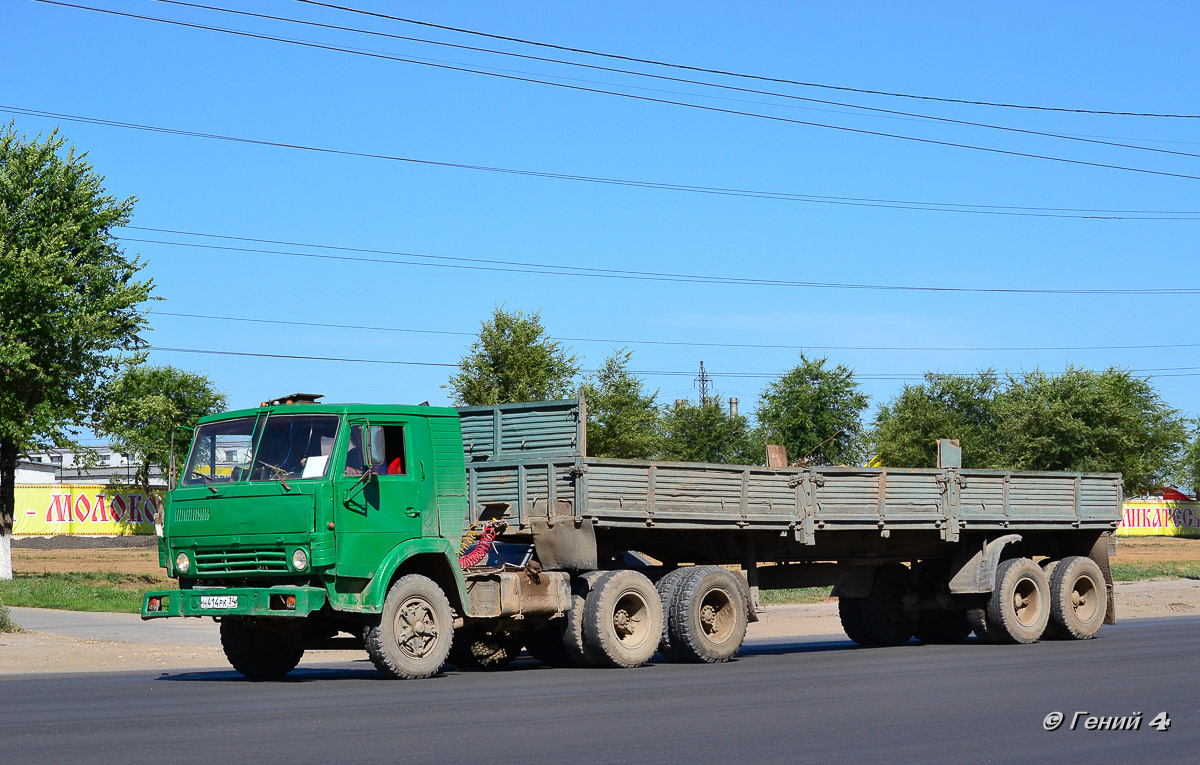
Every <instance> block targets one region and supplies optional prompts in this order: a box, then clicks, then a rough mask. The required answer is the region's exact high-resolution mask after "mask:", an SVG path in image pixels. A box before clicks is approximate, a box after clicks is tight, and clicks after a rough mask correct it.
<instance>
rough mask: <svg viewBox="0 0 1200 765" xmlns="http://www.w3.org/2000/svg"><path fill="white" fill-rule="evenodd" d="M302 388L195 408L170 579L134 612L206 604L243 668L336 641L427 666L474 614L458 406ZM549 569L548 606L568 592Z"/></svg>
mask: <svg viewBox="0 0 1200 765" xmlns="http://www.w3.org/2000/svg"><path fill="white" fill-rule="evenodd" d="M306 398H308V399H309V401H308V402H305V399H306ZM312 398H315V397H305V396H302V395H295V396H292V397H289V398H288V399H284V400H281V401H277V402H273V403H272V404H264V405H263V406H261V407H259V408H257V409H246V410H239V411H232V412H227V413H224V414H220V415H214V416H210V417H205V418H203V419H202V420H200V422H199V424H198V425H197V427H196V430H195V434H194V438H193V443H192V448H191V451H190V454H189V457H188V460H187V463H186V464H185V466H184V468H183V470H182V471H181V476H180V480H179V483H178V486H177V487H176V488H174V489H173V490H172V491H171V492H169V494H168V497H167V500H166V502H165V505H164V512H163V522H162V530H161V536H160V538H159V563H160V564H161V565H162V566H163V567H165V568H166V569H167V572H168V574H169V575H170V576H172V577H175V578H177V579H178V581H179V589H178V590H164V591H158V592H150V593H147V594H146V596H145V599H144V602H143V607H142V617H143V618H144V619H157V618H163V617H171V616H213V617H217V619H218V620H219V621H220V622H221V641H222V645H223V646H224V648H225V651H226V654H227V655H228V656H229V658H230V660H231V662H232V663H233V665H234V667H235V668H236V669H238V670H239V671H241V672H242V673H243V674H246V675H249V676H252V677H272V676H278V675H281V674H285V673H286V672H287V671H290V670H291V669H292V668H293V667H294V666H295V664H296V662H298V661H299V659H300V656H301V655H302V653H303V650H304V648H306V647H325V646H327V647H346V644H347V643H351V644H353V645H352V646H351V647H353V646H357V647H363V646H366V647H367V649H368V652H369V653H371V654H372V658H373V659H375V662H376V664H377V665H378V666H380V669H381V670H382V671H384V673H385V674H388V675H390V676H394V677H419V676H424V675H428V674H432V673H433V672H435V671H437V669H438V668H440V666H441V664H442V663H443V662H444V661H445V659H446V656H447V654H448V650H449V644H450V642H451V632H452V629H453V624H454V620H455V619H456V618H457V619H458V621H459V624H460V625H461V620H462V619H463V617H464V616H466V615H468V614H470V599H469V596H468V593H467V586H466V579H465V577H464V574H463V571H462V569H461V568H460V565H459V560H458V553H459V546H460V542H461V539H462V536H463V530H464V526H465V525H466V523H465V519H466V511H467V493H466V488H467V487H466V473H465V469H464V458H463V449H462V434H461V430H460V427H459V414H458V412H457V411H456V410H454V409H447V408H441V407H431V406H398V405H378V406H365V405H323V404H316V403H312V402H311V399H312ZM293 401H300V402H301V403H292V402H293ZM489 573H491V578H492V579H493V580H498V577H497V576H496V575H495V573H494V572H489ZM559 579H560V580H561V581H558V582H554V583H547V584H558V585H559V589H561V590H563V591H564V592H563V594H562V596H561V597H560V598H551V600H552V601H554V602H553V603H551V606H552V610H550V611H549V614H550V615H553V614H554V613H561V609H560V608H559V606H561V605H562V603H561V602H559V601H565V600H566V594H565V590H566V586H567V585H566V577H565V575H563V576H562V577H559ZM398 582H403V585H402V586H400V587H397V583H398ZM479 584H480V589H481V590H488V589H491V590H495V589H498V586H499V581H494V582H486V581H485V582H481V583H479ZM488 584H492V585H495V586H493V587H491V588H489V587H487V585H488ZM506 584H510V583H506ZM510 589H511V587H510ZM527 589H529V588H528V587H527ZM535 589H536V588H535ZM543 589H545V588H543ZM389 595H391V596H392V600H394V601H396V602H395V603H391V602H390V601H389ZM397 599H398V600H397ZM485 605H486V604H485ZM543 610H545V609H543ZM385 611H386V612H387V613H386V614H384V612H385ZM381 615H385V616H388V617H390V618H387V619H385V618H382V616H381ZM484 615H485V616H486V615H488V614H486V613H485V614H484ZM339 633H350V635H352V636H353V637H351V638H348V639H347V638H343V639H342V640H341V641H340V642H339V640H338V639H337V637H336V636H337V635H338V634H339ZM360 640H361V642H358V641H360ZM373 647H374V650H372V648H373ZM517 650H519V648H518V649H517Z"/></svg>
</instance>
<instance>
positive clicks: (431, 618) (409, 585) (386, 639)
mask: <svg viewBox="0 0 1200 765" xmlns="http://www.w3.org/2000/svg"><path fill="white" fill-rule="evenodd" d="M453 639H454V615H453V613H452V612H451V611H450V601H449V600H447V599H446V595H445V593H443V592H442V590H441V588H440V587H438V586H437V584H435V583H434V581H433V580H432V579H430V578H428V577H425V576H421V575H420V574H408V575H407V576H402V577H400V578H399V579H397V580H396V581H395V582H393V583H392V586H391V588H390V589H388V594H387V597H386V598H384V600H383V610H382V612H381V613H379V614H373V615H371V616H369V617H368V618H367V622H366V625H365V627H364V629H363V646H364V647H365V648H366V649H367V654H368V655H369V656H370V657H371V661H372V663H374V664H375V668H376V669H378V670H379V672H380V673H381V674H383V675H384V676H385V677H390V678H396V679H402V680H415V679H418V678H422V677H429V676H430V675H433V674H435V673H436V672H437V671H438V670H439V669H441V668H442V665H443V664H445V663H446V657H447V656H449V654H450V644H451V641H452V640H453Z"/></svg>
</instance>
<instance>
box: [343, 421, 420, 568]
mask: <svg viewBox="0 0 1200 765" xmlns="http://www.w3.org/2000/svg"><path fill="white" fill-rule="evenodd" d="M349 425H350V427H349V434H348V437H347V439H346V441H345V443H344V445H343V448H344V450H345V451H344V453H343V459H341V460H339V464H340V465H341V471H342V474H341V475H340V476H337V477H336V478H335V485H336V487H337V488H336V491H335V492H334V494H335V497H334V536H335V541H336V545H337V549H338V562H337V573H338V574H339V575H340V576H350V577H363V578H365V577H369V576H371V575H373V574H374V573H375V571H376V570H377V569H378V567H379V563H380V561H382V560H383V558H384V556H385V555H387V554H388V552H390V551H391V550H392V549H393V548H394V547H395V546H396V545H398V544H400V543H401V542H404V541H407V540H409V539H413V538H416V537H421V536H424V535H425V534H426V533H427V531H428V530H427V529H426V528H425V527H426V525H428V524H429V522H430V521H431V522H432V524H433V528H432V533H433V534H434V535H436V534H437V515H436V513H435V512H433V511H432V510H431V509H430V508H429V507H427V505H428V504H429V501H428V499H429V493H428V492H426V491H424V486H425V485H426V480H427V476H426V475H425V473H426V469H425V461H424V460H422V459H421V455H420V454H419V453H418V452H419V451H420V446H421V445H422V444H424V443H427V442H428V438H429V436H428V433H427V428H428V425H427V424H426V423H425V421H424V420H422V419H420V418H404V417H391V418H388V417H378V418H376V417H372V418H370V419H369V420H367V419H361V420H357V419H356V420H351V421H350V423H349Z"/></svg>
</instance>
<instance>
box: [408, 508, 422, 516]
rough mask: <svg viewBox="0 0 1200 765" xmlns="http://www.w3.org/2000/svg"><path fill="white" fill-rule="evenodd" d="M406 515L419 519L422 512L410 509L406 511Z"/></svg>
mask: <svg viewBox="0 0 1200 765" xmlns="http://www.w3.org/2000/svg"><path fill="white" fill-rule="evenodd" d="M404 514H405V515H407V516H408V517H409V518H418V517H420V515H421V511H420V510H418V509H416V508H415V507H409V508H406V509H405V510H404Z"/></svg>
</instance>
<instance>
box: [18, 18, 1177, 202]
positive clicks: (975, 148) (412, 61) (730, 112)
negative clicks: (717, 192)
mask: <svg viewBox="0 0 1200 765" xmlns="http://www.w3.org/2000/svg"><path fill="white" fill-rule="evenodd" d="M36 2H39V3H45V4H47V5H57V6H62V7H65V8H75V9H78V10H85V11H93V12H96V13H104V14H108V15H113V16H123V17H126V18H134V19H141V20H144V21H153V22H157V23H161V24H169V25H173V26H180V27H187V28H191V29H202V30H206V31H210V32H220V33H222V34H229V35H235V36H238V37H247V38H252V39H257V40H269V41H272V42H280V43H285V44H288V45H297V46H302V47H307V48H315V49H318V50H327V51H335V52H340V53H349V54H352V55H356V56H366V57H370V58H377V59H383V60H387V61H397V62H401V63H406V64H414V65H417V66H427V67H433V68H436V69H445V70H449V71H456V72H467V73H471V74H478V75H482V76H485V77H495V78H499V79H503V80H510V81H513V82H527V83H534V84H538V85H547V86H549V87H555V88H563V89H566V90H574V91H579V92H584V93H596V94H601V95H608V96H616V97H618V98H625V99H630V100H634V101H642V102H645V103H657V104H669V105H672V106H682V107H684V108H688V109H697V110H700V111H705V112H711V113H716V114H728V115H733V116H739V117H753V118H756V119H764V120H769V121H772V122H780V123H785V124H792V125H803V126H806V127H817V128H823V129H826V130H835V131H839V132H844V133H852V134H855V135H869V136H875V137H879V138H892V139H896V140H901V141H909V142H913V143H922V144H928V145H931V146H945V147H950V148H957V149H968V150H972V151H982V152H987V153H990V154H999V155H1004V156H1011V157H1024V158H1026V159H1040V160H1044V161H1047V162H1059V163H1063V164H1069V165H1079V166H1084V167H1097V168H1103V169H1107V170H1121V171H1125V172H1131V173H1142V174H1145V175H1158V176H1163V177H1169V178H1183V179H1186V180H1200V175H1189V174H1186V173H1172V172H1168V171H1165V170H1151V169H1149V168H1143V167H1132V166H1129V165H1115V164H1110V163H1106V162H1090V161H1087V160H1082V159H1070V158H1067V157H1056V156H1053V155H1049V154H1035V153H1033V152H1023V151H1015V150H1012V149H999V148H996V147H992V146H980V145H977V144H968V143H961V142H957V141H941V140H937V139H934V138H921V137H918V136H911V135H904V134H901V133H887V132H883V131H879V130H866V129H863V128H853V127H847V126H845V125H831V124H828V123H823V122H813V121H811V120H798V119H792V118H790V117H780V116H777V115H772V114H762V113H760V112H749V111H743V110H740V109H725V108H721V107H717V106H707V105H704V104H694V103H689V102H687V101H676V100H673V99H667V98H655V97H652V96H644V95H637V94H634V93H623V92H620V91H615V90H605V89H603V88H591V87H584V86H582V85H570V84H567V83H563V82H552V81H550V80H542V79H538V78H536V77H521V76H517V75H513V74H503V73H500V72H491V71H485V70H482V69H476V68H473V67H469V66H461V65H451V64H444V63H437V62H433V61H423V60H420V59H415V58H407V57H404V56H393V55H388V54H384V53H375V52H372V51H364V50H358V49H355V48H346V47H342V46H338V45H329V44H325V43H317V42H312V41H307V40H293V39H289V38H285V37H275V36H274V35H264V34H257V33H254V32H245V31H242V30H237V29H228V28H225V27H214V26H209V25H206V24H193V23H189V22H184V21H175V20H172V19H164V18H159V17H156V16H145V15H142V14H136V13H124V12H121V11H113V10H108V9H105V8H93V7H91V6H86V5H76V4H74V3H65V2H60V1H59V0H36Z"/></svg>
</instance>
